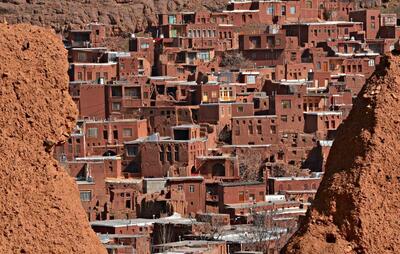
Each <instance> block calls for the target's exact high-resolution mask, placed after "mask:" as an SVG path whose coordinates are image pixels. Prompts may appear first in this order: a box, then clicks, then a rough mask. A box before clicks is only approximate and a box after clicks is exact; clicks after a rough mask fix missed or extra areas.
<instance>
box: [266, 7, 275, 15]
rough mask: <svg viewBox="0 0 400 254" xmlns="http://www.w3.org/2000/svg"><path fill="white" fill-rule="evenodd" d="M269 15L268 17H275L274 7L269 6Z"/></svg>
mask: <svg viewBox="0 0 400 254" xmlns="http://www.w3.org/2000/svg"><path fill="white" fill-rule="evenodd" d="M267 14H268V15H273V14H274V6H272V5H270V6H268V8H267Z"/></svg>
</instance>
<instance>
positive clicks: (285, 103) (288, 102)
mask: <svg viewBox="0 0 400 254" xmlns="http://www.w3.org/2000/svg"><path fill="white" fill-rule="evenodd" d="M282 108H283V109H289V108H292V101H291V100H282Z"/></svg>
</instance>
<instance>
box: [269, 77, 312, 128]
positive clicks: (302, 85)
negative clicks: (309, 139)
mask: <svg viewBox="0 0 400 254" xmlns="http://www.w3.org/2000/svg"><path fill="white" fill-rule="evenodd" d="M308 83H309V82H306V81H301V80H293V81H289V80H288V81H281V82H273V81H272V82H271V81H267V82H266V85H265V90H266V92H267V94H268V95H269V96H270V110H269V114H272V115H276V116H277V118H278V119H277V125H278V126H279V130H280V131H281V132H293V131H303V127H304V118H303V95H304V94H305V93H306V89H307V86H308Z"/></svg>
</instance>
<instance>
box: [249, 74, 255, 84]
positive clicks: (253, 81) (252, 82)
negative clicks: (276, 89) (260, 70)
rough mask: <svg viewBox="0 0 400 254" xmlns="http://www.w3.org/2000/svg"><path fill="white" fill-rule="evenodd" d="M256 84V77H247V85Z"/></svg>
mask: <svg viewBox="0 0 400 254" xmlns="http://www.w3.org/2000/svg"><path fill="white" fill-rule="evenodd" d="M255 83H256V76H254V75H249V76H247V84H255Z"/></svg>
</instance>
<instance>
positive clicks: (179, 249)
mask: <svg viewBox="0 0 400 254" xmlns="http://www.w3.org/2000/svg"><path fill="white" fill-rule="evenodd" d="M153 253H204V254H225V253H227V247H226V242H225V241H205V240H186V241H179V242H171V243H165V244H159V245H155V246H153Z"/></svg>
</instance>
